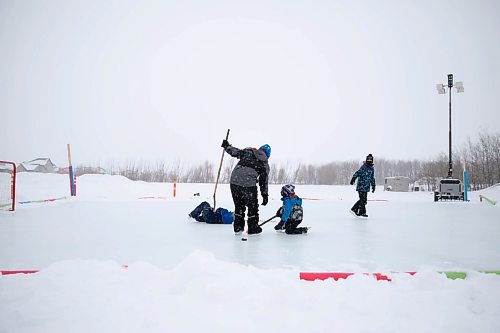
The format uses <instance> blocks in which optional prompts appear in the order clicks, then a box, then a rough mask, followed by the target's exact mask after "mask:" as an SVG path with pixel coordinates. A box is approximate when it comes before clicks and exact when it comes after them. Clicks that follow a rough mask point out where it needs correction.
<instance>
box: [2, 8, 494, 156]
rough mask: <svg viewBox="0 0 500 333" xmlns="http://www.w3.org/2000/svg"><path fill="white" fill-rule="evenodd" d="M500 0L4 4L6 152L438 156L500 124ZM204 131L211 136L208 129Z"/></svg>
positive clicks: (3, 103) (3, 68) (4, 118)
mask: <svg viewBox="0 0 500 333" xmlns="http://www.w3.org/2000/svg"><path fill="white" fill-rule="evenodd" d="M499 12H500V2H498V1H494V0H492V1H451V0H450V1H356V2H353V1H347V0H346V1H314V0H313V1H272V0H266V1H209V2H207V1H182V2H181V1H176V2H174V1H141V2H137V1H13V0H12V1H11V0H8V1H6V0H0V112H1V121H0V133H1V134H0V135H1V138H0V139H1V142H2V144H1V145H0V159H7V160H14V161H16V162H21V161H25V160H30V159H33V158H37V157H50V158H52V159H53V161H54V162H55V163H56V164H58V165H64V164H66V163H67V158H66V144H67V143H70V144H71V145H72V152H73V163H74V164H81V163H95V162H98V161H100V162H106V161H111V160H113V161H116V162H121V161H126V160H130V159H134V160H151V161H156V160H166V161H179V160H180V161H183V162H184V161H187V162H202V161H204V160H209V161H212V162H218V161H219V160H220V153H221V148H220V142H221V140H222V139H223V138H224V136H225V133H226V130H227V129H228V128H230V129H231V134H230V142H231V143H233V144H234V145H235V146H237V147H246V146H254V147H258V146H260V145H262V144H264V143H268V144H270V145H271V147H272V149H273V152H272V156H271V161H276V162H283V161H302V162H303V163H326V162H329V161H333V160H345V159H357V160H361V159H363V158H364V157H365V156H366V154H368V153H372V154H374V156H375V158H377V157H385V158H395V159H399V158H401V159H412V158H431V157H434V156H435V155H436V154H438V153H440V152H447V147H448V96H447V95H438V94H437V91H436V89H435V85H436V83H445V82H446V75H447V74H448V73H453V74H455V78H456V81H463V83H464V86H465V93H463V94H460V95H458V94H453V96H452V98H453V101H452V103H453V104H452V106H453V140H454V146H456V147H457V146H460V145H462V144H463V143H464V142H465V140H466V138H467V137H468V136H470V137H472V138H474V137H475V136H476V135H477V133H478V132H479V131H480V130H482V129H487V130H489V131H490V132H498V131H500V121H499V120H500V115H499V113H498V108H497V95H498V91H499V90H500V82H499V79H498V78H499V77H500V46H499V45H500V44H499V43H498V41H499V40H500V20H498V13H499ZM200 139H202V140H200Z"/></svg>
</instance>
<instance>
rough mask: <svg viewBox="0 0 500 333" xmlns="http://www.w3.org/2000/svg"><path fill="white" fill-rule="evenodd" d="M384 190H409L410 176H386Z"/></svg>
mask: <svg viewBox="0 0 500 333" xmlns="http://www.w3.org/2000/svg"><path fill="white" fill-rule="evenodd" d="M384 190H386V191H394V192H408V191H409V190H410V178H408V177H386V178H385V182H384Z"/></svg>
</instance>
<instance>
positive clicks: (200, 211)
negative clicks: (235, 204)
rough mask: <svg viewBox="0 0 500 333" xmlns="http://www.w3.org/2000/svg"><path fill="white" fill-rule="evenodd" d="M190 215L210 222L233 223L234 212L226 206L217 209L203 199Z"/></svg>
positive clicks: (199, 220)
mask: <svg viewBox="0 0 500 333" xmlns="http://www.w3.org/2000/svg"><path fill="white" fill-rule="evenodd" d="M189 217H190V218H192V219H195V220H196V221H198V222H206V223H210V224H231V223H233V213H232V212H230V211H228V210H227V209H225V208H217V209H216V210H215V211H214V209H213V208H212V207H210V204H209V203H208V202H206V201H203V202H202V203H201V204H199V205H198V206H197V207H196V208H195V209H194V210H193V211H192V212H191V213H189Z"/></svg>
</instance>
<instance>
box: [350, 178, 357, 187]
mask: <svg viewBox="0 0 500 333" xmlns="http://www.w3.org/2000/svg"><path fill="white" fill-rule="evenodd" d="M355 181H356V178H354V177H352V179H351V185H354V182H355Z"/></svg>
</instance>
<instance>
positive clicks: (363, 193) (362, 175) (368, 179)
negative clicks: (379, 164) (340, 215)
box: [351, 154, 375, 217]
mask: <svg viewBox="0 0 500 333" xmlns="http://www.w3.org/2000/svg"><path fill="white" fill-rule="evenodd" d="M356 178H358V184H357V185H356V191H358V195H359V200H358V201H356V203H355V204H354V206H352V208H351V211H352V212H353V213H354V214H355V215H357V216H362V217H368V215H366V202H367V198H368V192H369V191H370V185H371V188H372V193H373V192H375V170H374V169H373V156H372V154H368V156H366V160H365V163H363V165H362V166H361V167H360V168H359V170H358V171H356V172H355V173H354V175H353V176H352V179H351V185H354V182H355V181H356Z"/></svg>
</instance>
